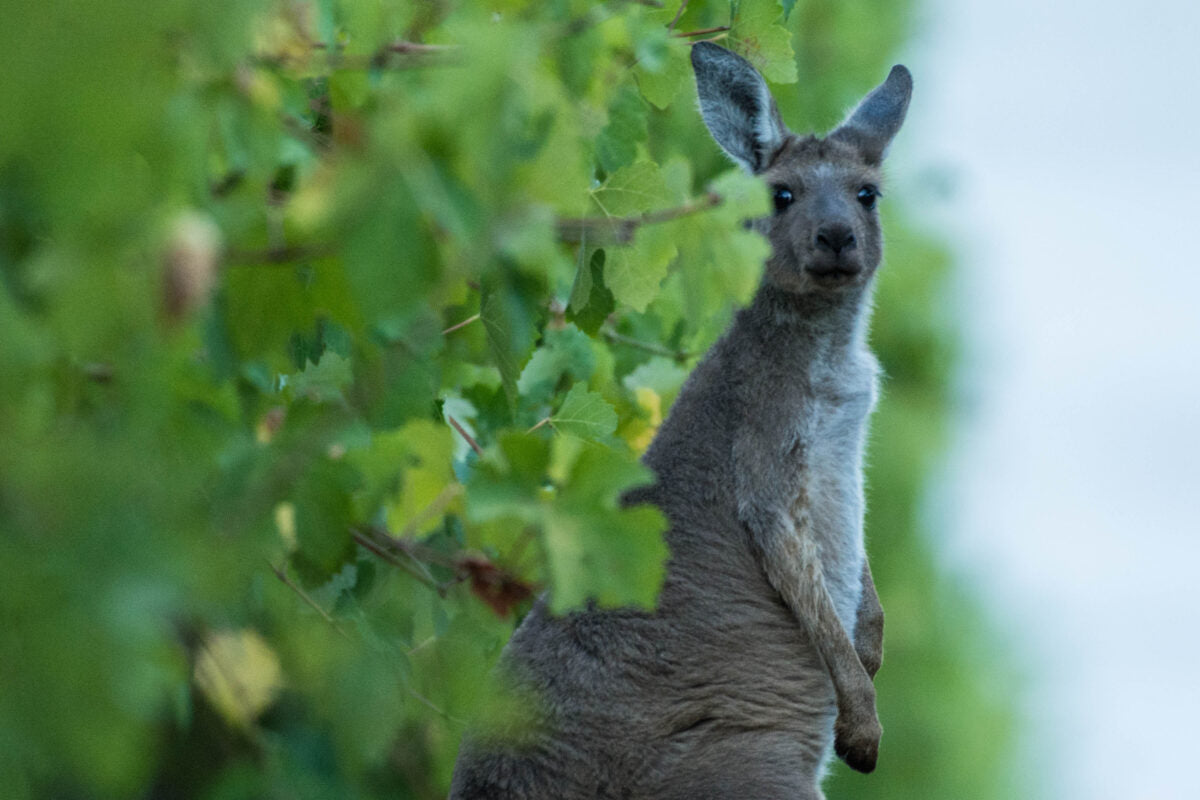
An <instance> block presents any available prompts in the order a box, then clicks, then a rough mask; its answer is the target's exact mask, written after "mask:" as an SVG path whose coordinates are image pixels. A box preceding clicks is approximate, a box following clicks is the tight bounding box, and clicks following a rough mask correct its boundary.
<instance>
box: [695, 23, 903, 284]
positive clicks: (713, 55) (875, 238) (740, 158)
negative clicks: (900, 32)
mask: <svg viewBox="0 0 1200 800" xmlns="http://www.w3.org/2000/svg"><path fill="white" fill-rule="evenodd" d="M692 67H693V68H694V69H695V71H696V86H697V88H698V90H699V94H700V114H701V116H703V117H704V123H705V125H707V126H708V130H709V131H710V132H711V133H712V135H713V138H714V139H716V140H717V144H719V145H720V146H721V148H722V149H724V150H725V152H726V153H727V154H728V155H729V157H730V158H732V159H733V160H734V161H736V162H737V163H739V164H741V165H742V166H743V167H744V168H745V169H747V170H748V171H750V172H751V173H753V174H755V175H760V176H762V178H763V180H764V181H765V182H766V184H767V186H768V187H770V191H771V193H772V198H773V202H774V209H775V210H774V214H773V215H772V216H771V217H769V218H767V219H762V220H756V221H755V223H754V224H755V227H756V228H758V229H759V230H760V231H761V232H762V233H763V234H765V235H766V236H767V238H768V239H770V241H771V247H772V255H771V258H770V260H768V262H767V270H766V280H767V281H768V282H770V283H772V284H774V285H775V286H777V287H778V288H780V289H783V290H786V291H789V292H795V293H807V292H814V291H839V290H844V289H848V288H851V287H861V286H863V285H865V284H866V283H868V282H869V281H870V280H871V277H872V276H873V275H874V274H875V270H876V268H877V267H878V266H879V261H880V258H881V257H882V253H883V241H882V233H881V231H880V226H879V212H878V210H877V208H876V201H877V200H878V198H879V197H880V181H881V174H880V165H881V163H882V162H883V156H884V153H885V152H886V150H887V147H888V144H889V143H890V142H891V140H892V137H893V136H895V135H896V132H897V131H898V130H899V129H900V125H901V123H902V122H904V114H905V112H906V111H907V110H908V100H909V97H910V96H911V94H912V76H911V75H909V72H908V70H907V69H905V68H904V67H901V66H896V67H893V68H892V72H891V74H890V75H888V77H887V80H886V81H884V82H883V83H882V84H881V85H880V86H878V87H877V88H876V89H875V90H874V91H872V92H871V93H870V94H868V95H867V96H866V98H865V99H864V100H863V101H862V102H861V103H860V104H859V105H858V107H857V108H856V109H855V110H854V111H853V112H851V113H850V116H849V117H847V119H846V121H845V122H843V123H842V124H841V125H840V126H839V127H838V128H837V129H836V130H834V131H833V132H832V133H830V134H829V135H828V136H827V137H825V138H824V139H819V138H817V137H815V136H807V137H800V136H797V135H795V134H793V133H791V132H790V131H789V130H788V129H787V127H786V126H785V125H784V124H783V120H782V119H781V118H780V116H779V111H778V109H777V108H776V106H775V100H774V98H772V97H771V92H770V90H769V89H768V88H767V84H766V83H765V82H764V81H763V79H762V76H761V75H759V74H758V72H757V71H756V70H755V69H754V67H752V66H750V64H749V62H747V61H746V60H745V59H743V58H742V57H741V56H738V55H735V54H734V53H731V52H730V51H728V50H726V49H724V48H722V47H718V46H717V45H715V44H712V43H709V42H700V43H698V44H696V45H695V46H693V47H692Z"/></svg>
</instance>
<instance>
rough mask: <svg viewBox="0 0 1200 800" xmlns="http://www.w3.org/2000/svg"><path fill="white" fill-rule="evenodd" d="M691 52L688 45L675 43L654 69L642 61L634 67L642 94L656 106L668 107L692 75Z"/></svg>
mask: <svg viewBox="0 0 1200 800" xmlns="http://www.w3.org/2000/svg"><path fill="white" fill-rule="evenodd" d="M689 53H690V51H689V49H688V47H687V46H686V45H683V44H682V43H679V44H673V45H671V46H669V47H668V48H667V52H666V57H665V58H663V59H662V60H661V61H660V62H659V63H658V64H656V65H655V69H654V70H651V69H649V68H647V67H646V66H645V65H644V64H640V63H639V64H638V66H637V67H635V68H634V70H633V74H634V75H635V76H637V82H638V88H639V89H641V91H642V96H643V97H645V98H646V99H647V100H649V101H650V102H651V103H653V104H654V105H655V107H657V108H666V107H667V106H669V105H671V103H672V102H674V100H675V98H676V97H677V96H678V95H679V92H680V90H682V89H683V87H684V86H686V85H687V83H688V81H689V79H690V78H691V75H692V66H691V61H690V58H689Z"/></svg>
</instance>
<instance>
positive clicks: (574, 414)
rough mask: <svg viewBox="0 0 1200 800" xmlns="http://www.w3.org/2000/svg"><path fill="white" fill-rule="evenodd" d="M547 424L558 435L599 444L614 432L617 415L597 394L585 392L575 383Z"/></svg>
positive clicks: (580, 384) (585, 385)
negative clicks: (563, 434)
mask: <svg viewBox="0 0 1200 800" xmlns="http://www.w3.org/2000/svg"><path fill="white" fill-rule="evenodd" d="M550 424H551V425H553V426H554V428H555V430H557V431H559V432H560V433H565V434H567V435H568V436H576V437H578V438H580V439H591V440H595V441H598V440H602V439H605V438H607V437H609V436H611V435H612V433H613V431H615V430H616V429H617V412H616V411H615V410H613V407H612V406H611V405H609V404H608V401H607V400H605V399H604V398H603V397H602V396H601V395H600V394H599V393H597V392H590V391H588V388H587V384H586V383H582V382H581V383H577V384H575V385H574V386H572V387H571V391H569V392H567V397H566V399H565V400H563V403H562V406H560V407H559V409H558V413H556V414H555V415H554V416H552V417H550Z"/></svg>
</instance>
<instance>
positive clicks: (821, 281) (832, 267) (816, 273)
mask: <svg viewBox="0 0 1200 800" xmlns="http://www.w3.org/2000/svg"><path fill="white" fill-rule="evenodd" d="M804 271H805V272H806V273H807V274H808V276H809V277H810V278H812V280H813V281H814V282H815V283H816V284H817V285H818V286H828V287H835V286H845V285H846V284H849V283H856V282H857V281H858V279H859V277H861V276H862V273H863V269H862V266H861V265H859V264H856V263H851V262H842V261H837V262H833V263H828V262H826V263H821V262H819V261H818V262H812V263H809V264H806V265H805V266H804Z"/></svg>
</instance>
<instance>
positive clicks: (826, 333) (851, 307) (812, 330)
mask: <svg viewBox="0 0 1200 800" xmlns="http://www.w3.org/2000/svg"><path fill="white" fill-rule="evenodd" d="M743 314H744V319H743V320H740V322H742V323H743V324H745V325H747V326H748V328H749V331H748V332H750V333H751V335H752V336H754V337H755V338H756V339H759V340H760V341H762V342H763V343H764V344H766V345H768V346H769V348H770V350H772V351H774V352H775V353H778V354H779V355H780V356H781V357H783V358H786V359H789V360H794V359H799V360H800V361H802V362H807V363H809V364H816V363H824V364H829V365H835V364H838V363H840V362H844V361H846V360H848V359H853V358H854V357H855V356H856V355H857V354H859V353H861V352H862V351H863V350H865V349H866V338H867V324H868V322H869V321H870V315H871V288H870V286H866V287H855V288H853V289H844V290H841V291H834V292H819V293H809V294H802V295H797V294H793V293H790V292H785V291H782V290H780V289H778V288H776V287H774V286H771V285H770V284H764V285H763V286H761V287H760V288H759V290H758V294H756V295H755V297H754V300H753V302H751V304H750V306H749V307H748V308H747V309H746V310H745V311H744V312H743ZM797 366H799V365H797Z"/></svg>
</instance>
